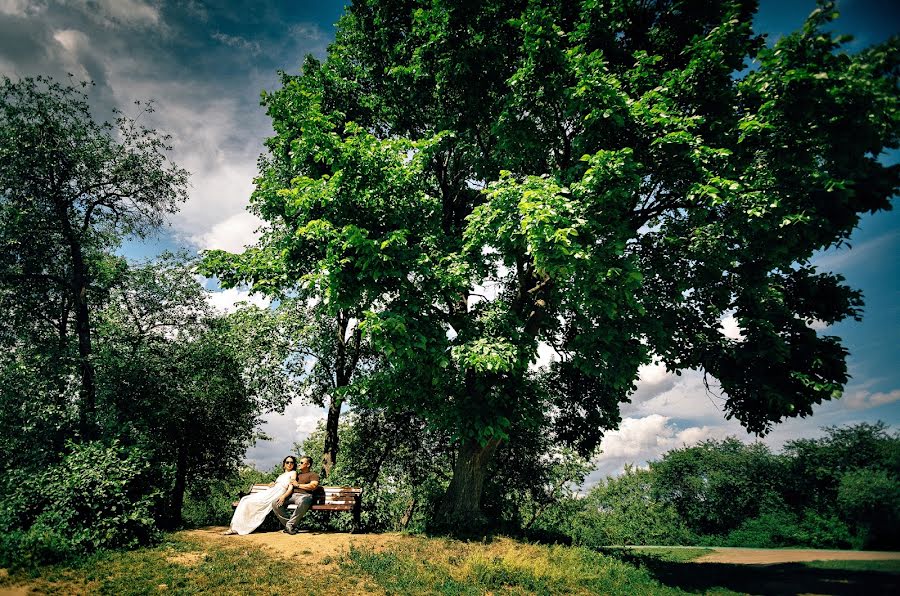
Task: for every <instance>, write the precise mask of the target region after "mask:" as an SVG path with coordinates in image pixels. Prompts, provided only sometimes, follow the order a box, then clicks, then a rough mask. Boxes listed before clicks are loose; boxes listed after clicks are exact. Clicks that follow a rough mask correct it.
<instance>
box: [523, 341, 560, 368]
mask: <svg viewBox="0 0 900 596" xmlns="http://www.w3.org/2000/svg"><path fill="white" fill-rule="evenodd" d="M557 360H559V354H557V353H556V350H555V349H553V346H551V345H550V344H548V343H546V342H543V341H541V342H538V347H537V360H535V361H534V362H533V363H532V364H531V366H529V368H530V369H532V370H535V369H538V368H544V367H547V366H549V365H550V363H551V362H555V361H557Z"/></svg>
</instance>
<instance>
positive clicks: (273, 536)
mask: <svg viewBox="0 0 900 596" xmlns="http://www.w3.org/2000/svg"><path fill="white" fill-rule="evenodd" d="M226 529H227V528H226V527H225V526H222V527H220V528H219V527H209V528H201V529H199V530H188V531H186V532H184V535H185V536H188V537H191V538H196V539H199V540H202V541H204V542H215V543H218V544H227V545H254V546H264V547H267V548H270V549H272V550H274V551H275V552H277V553H278V554H279V555H282V556H284V557H302V558H308V559H309V560H310V561H316V562H319V561H321V560H322V559H326V558H335V557H337V556H338V555H340V554H342V553H345V552H347V551H348V550H349V549H350V547H351V546H353V547H355V548H371V549H373V550H375V551H384V550H388V549H390V548H391V547H392V546H394V545H397V544H399V543H401V542H403V541H405V540H414V538H412V537H410V536H407V535H404V534H393V533H385V534H347V533H342V532H312V531H304V530H301V531H299V532H297V533H296V534H294V535H293V536H290V535H288V534H285V533H284V532H254V533H252V534H247V535H246V536H222V532H224V531H225V530H226Z"/></svg>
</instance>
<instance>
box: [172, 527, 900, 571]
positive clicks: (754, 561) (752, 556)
mask: <svg viewBox="0 0 900 596" xmlns="http://www.w3.org/2000/svg"><path fill="white" fill-rule="evenodd" d="M225 529H226V528H225V527H224V526H223V527H221V528H219V527H210V528H202V529H199V530H190V531H187V532H185V535H187V536H191V537H194V538H199V539H200V540H203V541H211V542H216V543H220V544H234V545H237V544H247V545H251V544H252V545H255V546H265V547H268V548H271V549H272V550H274V551H276V552H277V553H279V554H281V555H283V556H286V557H308V558H309V559H311V560H317V561H320V560H322V559H325V558H334V557H337V556H338V555H340V554H341V553H344V552H346V551H347V550H349V549H350V547H351V546H353V547H356V548H371V549H373V550H376V551H384V550H390V549H391V548H392V547H393V546H395V545H398V544H400V543H401V542H403V541H406V540H415V539H414V538H413V537H411V536H407V535H404V534H393V533H385V534H346V533H339V532H311V531H301V532H298V533H297V534H295V535H293V536H289V535H287V534H285V533H283V532H259V533H256V532H254V533H253V534H248V535H247V536H222V535H221V534H222V532H223V531H225ZM713 550H714V552H712V553H710V554H707V555H703V556H702V557H699V558H697V559H694V561H693V562H695V563H734V564H745V565H761V564H776V563H802V562H806V561H886V560H894V561H900V552H883V551H851V550H822V549H766V548H731V547H716V548H714V549H713Z"/></svg>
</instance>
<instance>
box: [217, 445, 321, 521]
mask: <svg viewBox="0 0 900 596" xmlns="http://www.w3.org/2000/svg"><path fill="white" fill-rule="evenodd" d="M311 465H312V460H311V459H310V458H309V457H307V456H305V455H304V456H303V457H301V458H300V469H299V471H298V470H297V459H296V458H295V457H294V456H293V455H289V456H287V457H286V458H284V461H282V462H281V469H282V470H284V471H283V472H282V473H281V474H280V475H279V476H278V478H276V479H275V482H271V483H269V489H268V490H265V491H262V492H258V493H253V494H250V495H247V496H246V497H241V500H240V502H239V503H238V506H237V509H235V510H234V515H233V516H231V526H230V527H229V528H228V530H227V531H226V532H224V534H225V535H226V536H228V535H231V534H249V533H250V532H252V531H253V530H255V529H256V528H258V527H259V525H260V524H261V523H262V522H263V520H264V519H266V516H267V515H268V514H269V512H270V511H274V512H275V517H277V518H278V522H279V523H280V524H281V525H282V526H284V531H285V532H286V533H288V534H296V533H297V522H299V521H300V518H301V517H303V515H304V514H305V513H306V512H307V511H309V508H310V507H311V506H312V502H313V492H315V490H316V489H317V488H319V475H318V474H316V473H315V472H310V471H309V467H310V466H311ZM288 503H294V504H295V505H297V508H296V509H294V512H293V513H290V512H289V511H288V509H287V505H288Z"/></svg>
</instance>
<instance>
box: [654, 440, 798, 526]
mask: <svg viewBox="0 0 900 596" xmlns="http://www.w3.org/2000/svg"><path fill="white" fill-rule="evenodd" d="M651 469H652V470H653V483H652V487H653V488H652V490H653V496H654V498H655V499H656V500H657V501H659V502H660V503H663V504H667V505H671V506H672V507H673V508H674V509H675V510H676V511H677V512H678V516H679V518H680V519H681V520H683V521H684V523H685V524H686V526H687V527H688V528H691V530H692V531H694V532H696V533H698V534H712V535H723V534H727V533H728V532H729V531H731V530H732V529H734V528H737V527H738V526H739V525H740V524H741V522H742V521H743V520H745V519H747V518H751V517H756V516H757V515H758V514H759V513H760V512H761V511H765V510H767V509H771V508H773V507H777V505H778V503H779V501H780V499H781V496H780V494H779V486H780V483H781V479H782V478H784V476H785V472H786V470H785V469H784V461H783V460H782V458H780V457H778V456H775V455H772V454H771V453H770V452H769V448H768V447H766V445H764V444H763V443H753V444H751V445H747V444H744V443H742V442H741V441H739V440H738V439H736V438H734V437H730V438H727V439H724V440H722V441H717V440H714V439H711V440H707V441H703V442H701V443H700V444H698V445H696V446H694V447H685V448H682V449H674V450H672V451H669V452H667V453H666V454H665V455H663V457H662V459H661V460H660V461H657V462H653V463H652V464H651Z"/></svg>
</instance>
